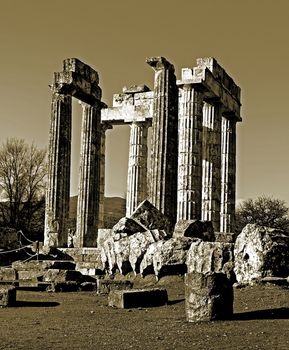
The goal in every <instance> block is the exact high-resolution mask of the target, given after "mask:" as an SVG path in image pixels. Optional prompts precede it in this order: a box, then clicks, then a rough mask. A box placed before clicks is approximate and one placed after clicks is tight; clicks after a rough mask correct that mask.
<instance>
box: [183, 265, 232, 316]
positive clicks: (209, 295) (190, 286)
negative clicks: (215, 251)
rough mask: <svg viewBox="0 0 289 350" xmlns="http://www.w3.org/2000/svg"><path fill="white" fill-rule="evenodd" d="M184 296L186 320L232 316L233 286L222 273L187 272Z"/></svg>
mask: <svg viewBox="0 0 289 350" xmlns="http://www.w3.org/2000/svg"><path fill="white" fill-rule="evenodd" d="M185 298H186V302H185V308H186V319H187V321H188V322H198V321H212V320H229V319H231V318H232V316H233V300H234V295H233V286H232V283H231V282H230V281H229V280H228V278H227V277H226V275H225V274H223V273H215V272H211V273H206V274H203V273H199V272H190V273H187V274H186V275H185Z"/></svg>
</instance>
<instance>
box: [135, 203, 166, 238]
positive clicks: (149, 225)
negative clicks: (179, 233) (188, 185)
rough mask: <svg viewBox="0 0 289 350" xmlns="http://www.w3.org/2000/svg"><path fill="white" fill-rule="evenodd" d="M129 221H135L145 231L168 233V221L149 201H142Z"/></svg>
mask: <svg viewBox="0 0 289 350" xmlns="http://www.w3.org/2000/svg"><path fill="white" fill-rule="evenodd" d="M131 219H134V220H136V221H137V222H139V223H140V224H141V225H143V226H144V227H146V229H147V230H153V229H158V230H164V231H166V232H167V233H169V232H170V226H171V224H170V220H169V219H168V217H167V216H165V215H164V214H163V213H161V212H160V211H159V210H158V209H157V208H156V207H155V206H154V205H153V204H152V203H151V202H150V201H148V200H144V201H143V202H142V203H140V205H139V206H138V207H137V208H136V210H135V211H134V212H133V213H132V215H131Z"/></svg>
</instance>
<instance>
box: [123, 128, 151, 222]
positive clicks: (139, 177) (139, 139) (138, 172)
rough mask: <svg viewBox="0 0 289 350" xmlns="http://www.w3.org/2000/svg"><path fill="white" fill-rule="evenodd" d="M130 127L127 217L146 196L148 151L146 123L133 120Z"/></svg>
mask: <svg viewBox="0 0 289 350" xmlns="http://www.w3.org/2000/svg"><path fill="white" fill-rule="evenodd" d="M130 127H131V129H130V143H129V159H128V175H127V196H126V216H128V217H129V216H131V214H132V213H133V212H134V210H135V209H136V207H137V206H138V205H139V204H140V203H141V202H142V201H143V200H145V199H146V196H147V152H148V148H147V135H148V123H146V122H143V123H142V122H133V123H132V124H131V125H130Z"/></svg>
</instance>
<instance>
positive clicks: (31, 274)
mask: <svg viewBox="0 0 289 350" xmlns="http://www.w3.org/2000/svg"><path fill="white" fill-rule="evenodd" d="M44 273H45V270H43V271H39V270H23V271H18V281H19V287H37V286H38V282H39V281H42V280H43V275H44Z"/></svg>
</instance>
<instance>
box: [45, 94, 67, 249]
mask: <svg viewBox="0 0 289 350" xmlns="http://www.w3.org/2000/svg"><path fill="white" fill-rule="evenodd" d="M71 106H72V99H71V96H66V95H62V94H58V93H55V92H54V93H53V95H52V104H51V124H50V134H49V154H48V185H47V192H46V208H45V233H44V244H45V245H46V246H50V247H63V246H65V245H66V244H67V220H68V216H69V191H70V157H71Z"/></svg>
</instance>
